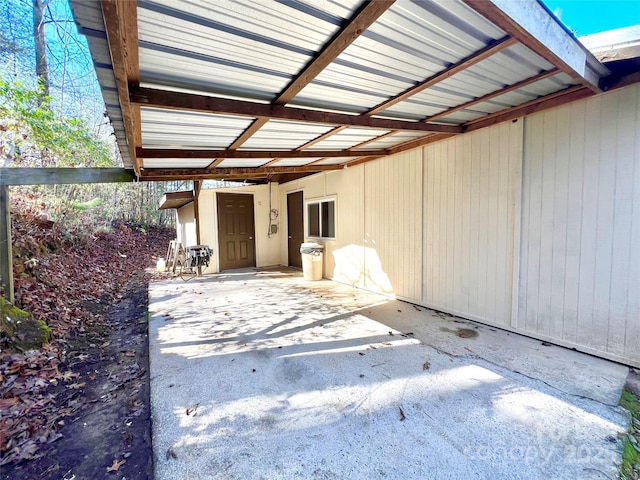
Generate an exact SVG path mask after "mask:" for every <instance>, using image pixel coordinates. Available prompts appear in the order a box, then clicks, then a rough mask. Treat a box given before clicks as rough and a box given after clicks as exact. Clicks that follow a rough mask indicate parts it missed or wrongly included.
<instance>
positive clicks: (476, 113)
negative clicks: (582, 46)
mask: <svg viewBox="0 0 640 480" xmlns="http://www.w3.org/2000/svg"><path fill="white" fill-rule="evenodd" d="M576 84H577V83H576V81H575V80H574V79H572V78H571V77H570V76H569V75H567V74H566V73H559V74H557V75H554V76H553V77H549V78H546V79H544V80H541V81H539V82H535V83H532V84H530V85H527V86H526V87H523V88H520V89H518V90H515V91H513V92H509V93H505V94H503V95H499V96H497V97H494V98H492V99H491V100H488V101H486V102H481V103H478V104H476V105H473V106H471V107H469V108H468V109H465V110H463V111H462V112H464V115H460V113H461V112H455V113H453V114H451V115H447V116H445V117H441V118H440V119H438V121H443V122H454V123H459V122H460V121H468V120H474V119H476V118H479V117H480V116H482V115H486V114H490V113H495V112H498V111H500V110H503V109H505V108H510V107H515V106H517V105H521V104H523V103H526V102H529V101H531V100H534V99H536V98H539V97H543V96H545V95H549V94H550V93H554V92H557V91H558V90H563V89H565V88H568V87H569V86H572V85H576Z"/></svg>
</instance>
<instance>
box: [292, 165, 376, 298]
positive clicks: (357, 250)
mask: <svg viewBox="0 0 640 480" xmlns="http://www.w3.org/2000/svg"><path fill="white" fill-rule="evenodd" d="M296 191H302V192H303V197H304V200H305V201H307V200H313V199H319V198H324V197H335V200H336V239H335V240H322V243H323V244H324V246H325V255H324V276H325V277H327V278H333V279H334V280H337V281H340V282H344V283H348V284H349V285H354V286H358V287H365V281H364V166H362V165H360V166H356V167H352V168H347V169H345V170H340V171H335V172H327V173H322V174H317V175H312V176H310V177H305V178H302V179H300V180H296V181H293V182H289V183H286V184H284V185H281V187H280V204H281V205H283V208H282V211H281V212H280V218H281V225H282V229H283V230H282V237H281V245H280V259H281V263H282V264H283V265H286V264H287V262H288V250H287V248H288V245H287V211H286V210H287V194H289V193H292V192H296Z"/></svg>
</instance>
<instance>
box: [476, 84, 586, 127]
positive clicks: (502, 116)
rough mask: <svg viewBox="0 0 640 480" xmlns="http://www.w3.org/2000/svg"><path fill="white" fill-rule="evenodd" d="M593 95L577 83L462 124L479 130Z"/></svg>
mask: <svg viewBox="0 0 640 480" xmlns="http://www.w3.org/2000/svg"><path fill="white" fill-rule="evenodd" d="M593 95H595V92H594V91H593V90H590V89H588V88H587V87H583V86H582V85H577V86H574V87H570V88H566V89H564V90H560V91H559V92H555V93H552V94H550V95H547V96H545V97H540V98H536V99H535V100H531V101H530V102H527V103H523V104H522V105H516V106H515V107H512V108H509V109H507V110H501V111H499V112H496V113H492V114H490V115H486V116H484V117H482V118H478V119H476V120H472V121H470V122H467V123H465V124H464V127H465V131H466V132H471V131H473V130H479V129H481V128H485V127H490V126H491V125H496V124H498V123H502V122H506V121H508V120H513V119H515V118H519V117H522V116H525V115H531V114H532V113H535V112H539V111H542V110H547V109H549V108H553V107H558V106H560V105H564V104H565V103H570V102H575V101H576V100H581V99H583V98H587V97H591V96H593Z"/></svg>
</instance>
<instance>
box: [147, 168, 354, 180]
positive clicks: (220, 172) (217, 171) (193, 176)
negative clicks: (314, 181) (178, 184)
mask: <svg viewBox="0 0 640 480" xmlns="http://www.w3.org/2000/svg"><path fill="white" fill-rule="evenodd" d="M342 168H343V167H342V166H341V165H314V166H308V165H302V166H298V167H295V166H294V167H237V168H214V169H207V168H200V169H198V168H188V169H185V168H182V169H180V168H172V169H157V168H152V169H143V170H142V172H141V175H140V180H145V181H165V180H207V179H215V178H225V177H231V178H240V177H242V176H250V177H252V178H253V177H266V176H268V175H277V174H281V173H315V172H324V171H330V170H341V169H342Z"/></svg>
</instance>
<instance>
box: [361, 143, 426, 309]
mask: <svg viewBox="0 0 640 480" xmlns="http://www.w3.org/2000/svg"><path fill="white" fill-rule="evenodd" d="M364 169H365V178H364V184H365V189H364V191H365V197H364V198H365V246H366V250H365V254H366V255H365V272H366V273H365V280H366V283H365V287H366V288H367V289H369V290H373V291H380V292H384V293H393V294H395V295H396V296H397V297H399V298H404V299H407V300H410V301H412V302H416V303H421V294H422V292H421V287H420V285H421V283H422V282H421V280H422V279H421V273H422V272H421V265H420V264H421V259H422V181H421V179H422V169H423V161H422V150H421V149H417V150H412V151H408V152H403V153H400V154H397V155H393V156H391V157H387V158H384V159H380V160H379V161H374V162H371V163H366V164H364Z"/></svg>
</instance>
